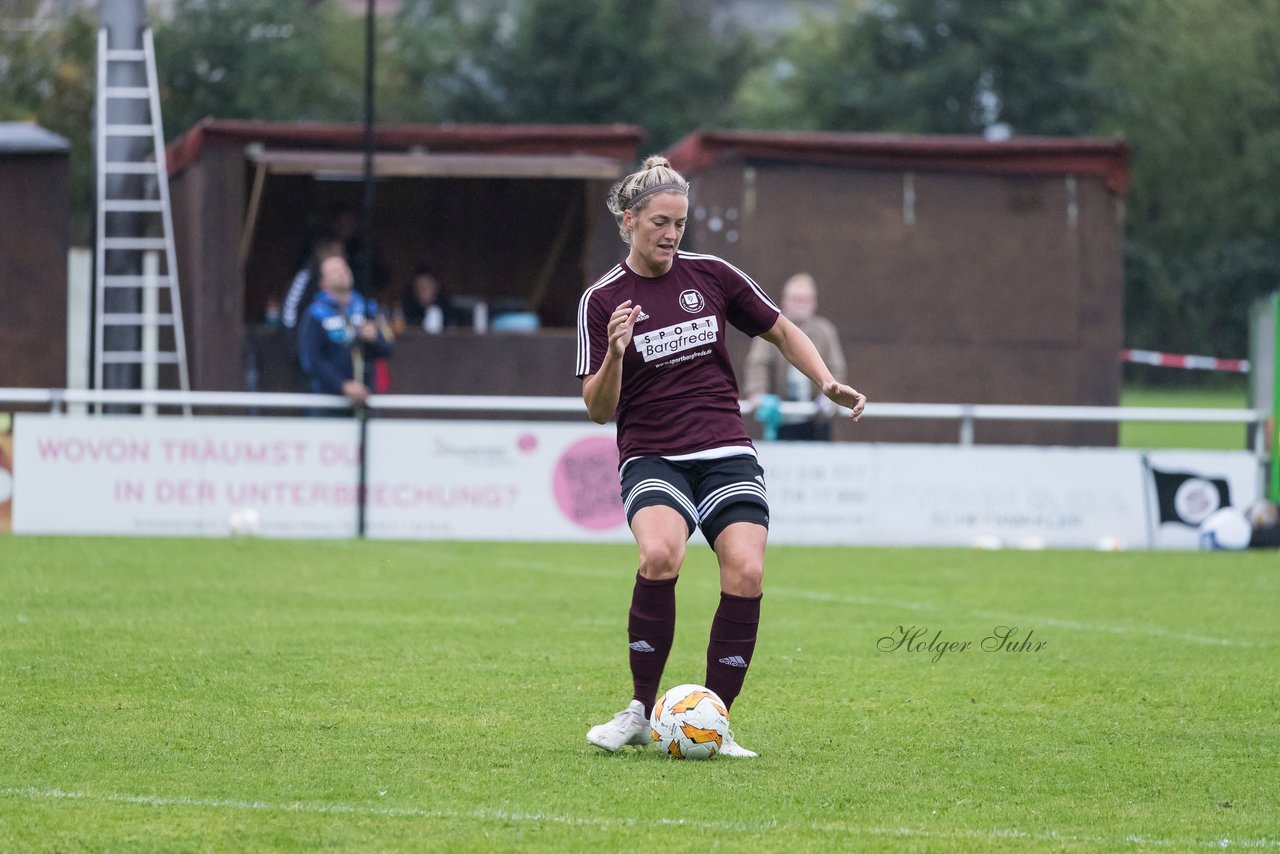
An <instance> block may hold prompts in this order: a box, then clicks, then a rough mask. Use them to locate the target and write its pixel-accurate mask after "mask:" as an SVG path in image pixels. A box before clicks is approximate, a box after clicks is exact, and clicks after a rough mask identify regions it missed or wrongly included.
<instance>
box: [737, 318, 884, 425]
mask: <svg viewBox="0 0 1280 854" xmlns="http://www.w3.org/2000/svg"><path fill="white" fill-rule="evenodd" d="M760 337H761V338H763V339H764V340H766V341H768V342H769V343H770V344H773V345H774V346H775V347H777V348H778V350H779V352H781V353H782V357H783V358H784V359H786V360H787V361H788V362H790V363H791V364H793V365H795V366H796V368H798V369H799V370H800V373H802V374H804V375H805V376H806V377H808V378H809V379H810V380H811V381H813V383H814V384H815V385H817V386H818V387H819V388H821V389H822V393H823V394H824V395H826V396H827V399H828V400H830V401H831V402H832V403H836V404H839V405H840V406H843V407H845V408H847V409H849V410H850V415H851V416H852V418H853V420H854V421H857V420H858V419H859V418H861V417H862V410H863V409H865V408H866V405H867V396H866V395H864V394H862V393H861V392H859V391H858V390H857V389H856V388H854V387H853V386H849V385H845V384H844V383H842V382H837V381H836V378H835V377H834V376H832V374H831V369H830V368H828V367H827V364H826V362H824V361H823V360H822V355H821V354H820V353H818V348H817V347H815V346H813V342H812V341H811V340H809V336H808V335H805V334H804V332H802V331H801V329H800V327H798V326H796V325H795V324H794V323H792V322H791V321H790V320H788V319H787V318H786V316H785V315H781V314H780V315H778V322H777V323H775V324H773V326H772V328H770V329H769V331H768V332H765V333H763V334H762V335H761V336H760Z"/></svg>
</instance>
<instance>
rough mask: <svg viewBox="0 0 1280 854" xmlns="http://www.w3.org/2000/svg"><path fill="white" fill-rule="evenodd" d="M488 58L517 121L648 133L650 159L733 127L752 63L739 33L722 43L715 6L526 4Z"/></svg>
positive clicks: (507, 112)
mask: <svg viewBox="0 0 1280 854" xmlns="http://www.w3.org/2000/svg"><path fill="white" fill-rule="evenodd" d="M513 8H514V14H513V17H512V18H511V21H510V23H511V26H510V28H509V31H504V30H500V31H499V32H498V40H497V41H496V42H495V43H494V44H493V45H492V46H491V51H490V53H489V54H488V56H487V57H486V67H487V68H488V70H489V73H490V75H491V80H492V83H493V85H494V87H495V89H494V92H495V95H496V96H497V98H498V100H497V102H496V103H495V104H494V111H495V115H496V116H497V117H499V118H501V119H502V120H504V121H512V122H551V123H589V124H597V123H610V122H624V123H629V124H639V125H643V126H644V127H645V128H646V129H647V130H648V132H649V146H650V148H652V149H654V150H658V149H661V148H662V147H664V146H666V145H669V144H670V143H672V142H675V141H676V140H677V139H679V138H680V137H682V136H684V135H685V134H687V133H689V132H691V131H694V130H697V129H698V128H700V127H705V126H715V125H718V124H723V123H724V122H725V121H727V117H728V113H727V110H728V106H729V103H730V101H731V99H732V95H733V92H734V90H735V89H736V88H737V86H738V83H739V80H740V79H741V76H742V74H743V73H744V72H745V70H746V69H747V68H748V67H749V65H750V63H751V62H752V60H753V59H754V54H753V51H752V47H751V42H750V40H749V39H747V38H746V36H745V35H743V34H741V33H736V34H729V35H727V36H721V37H716V36H715V35H713V33H712V31H711V11H712V3H711V2H710V0H598V2H593V3H582V2H579V0H523V2H521V3H519V4H516V5H515V6H514V7H513Z"/></svg>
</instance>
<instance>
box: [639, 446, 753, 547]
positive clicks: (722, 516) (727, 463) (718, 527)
mask: <svg viewBox="0 0 1280 854" xmlns="http://www.w3.org/2000/svg"><path fill="white" fill-rule="evenodd" d="M655 504H661V505H663V506H664V507H671V508H672V509H674V510H676V511H677V512H678V513H679V514H680V515H681V516H683V517H684V521H685V524H687V525H688V526H689V536H693V532H694V529H695V528H697V527H698V526H701V527H702V534H703V536H705V537H706V538H707V542H708V543H710V544H711V545H712V546H714V545H715V542H716V537H718V536H720V532H721V531H723V530H724V529H725V528H727V527H728V526H729V525H730V524H731V523H733V522H754V523H756V524H757V525H763V526H764V527H766V528H768V527H769V499H768V497H767V496H766V495H765V489H764V469H762V468H761V467H760V463H759V462H757V461H756V458H755V457H753V456H750V455H748V454H740V455H736V456H732V457H721V458H720V459H715V460H684V461H675V460H668V459H664V458H663V457H637V458H636V459H634V460H630V461H628V462H627V464H626V465H625V466H624V467H623V469H622V505H623V507H624V508H625V509H626V511H627V523H628V524H630V522H631V520H632V519H633V518H634V517H635V515H636V512H637V511H639V510H640V509H641V508H643V507H650V506H653V505H655Z"/></svg>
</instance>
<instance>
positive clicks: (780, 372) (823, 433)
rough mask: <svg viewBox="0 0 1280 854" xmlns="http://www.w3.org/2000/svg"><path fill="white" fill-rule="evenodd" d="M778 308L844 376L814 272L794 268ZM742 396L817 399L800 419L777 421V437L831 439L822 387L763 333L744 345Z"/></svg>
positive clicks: (836, 372) (840, 377) (842, 361)
mask: <svg viewBox="0 0 1280 854" xmlns="http://www.w3.org/2000/svg"><path fill="white" fill-rule="evenodd" d="M781 308H782V313H783V315H784V316H785V317H786V318H787V319H788V320H790V321H791V322H792V323H794V324H795V325H796V326H798V327H800V331H801V332H803V333H804V334H805V335H808V336H809V340H811V341H812V342H813V346H815V347H817V348H818V355H820V356H821V357H822V360H823V361H824V362H826V363H827V367H828V368H830V369H831V374H832V376H834V377H835V378H836V380H837V381H838V382H844V378H845V359H844V351H843V349H842V348H841V346H840V335H839V333H837V332H836V327H835V324H833V323H832V322H831V321H830V320H827V319H826V318H825V317H822V316H820V315H819V314H818V286H817V283H815V282H814V280H813V276H811V275H809V274H808V273H797V274H796V275H794V276H792V277H791V278H790V279H788V280H787V283H786V284H785V285H783V287H782V300H781ZM743 393H744V396H745V397H746V398H747V399H748V400H750V401H752V402H753V403H755V404H757V405H758V404H759V402H760V398H761V396H763V395H766V394H773V395H777V396H778V397H779V398H780V399H781V400H784V401H803V402H805V403H810V402H813V403H815V404H817V406H818V411H817V412H816V413H815V414H814V415H813V416H811V417H809V418H805V419H804V420H801V421H792V422H790V423H784V424H782V425H780V426H779V427H778V439H780V440H782V441H820V442H826V441H830V439H831V422H830V420H829V419H830V416H831V414H832V413H833V409H832V407H831V406H830V405H828V401H827V397H826V395H824V394H823V393H822V389H821V388H819V387H818V386H817V385H815V384H814V383H813V382H811V381H810V380H809V378H808V377H806V376H805V375H804V374H803V373H801V372H800V370H799V369H798V368H796V367H795V365H792V364H791V363H790V362H788V361H787V360H786V359H785V358H783V356H782V353H781V352H779V351H778V348H777V347H774V346H772V345H771V344H769V342H768V341H765V340H764V339H763V338H756V339H754V340H752V342H751V348H750V349H749V350H748V351H747V366H746V372H745V375H744V377H743Z"/></svg>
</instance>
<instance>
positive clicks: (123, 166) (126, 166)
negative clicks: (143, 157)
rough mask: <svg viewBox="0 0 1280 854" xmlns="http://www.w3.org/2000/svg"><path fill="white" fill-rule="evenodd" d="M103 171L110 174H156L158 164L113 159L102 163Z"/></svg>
mask: <svg viewBox="0 0 1280 854" xmlns="http://www.w3.org/2000/svg"><path fill="white" fill-rule="evenodd" d="M102 171H103V172H104V173H106V174H108V175H154V174H155V173H156V164H155V163H127V162H124V161H115V160H111V161H108V162H106V163H103V164H102Z"/></svg>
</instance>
